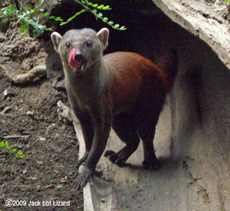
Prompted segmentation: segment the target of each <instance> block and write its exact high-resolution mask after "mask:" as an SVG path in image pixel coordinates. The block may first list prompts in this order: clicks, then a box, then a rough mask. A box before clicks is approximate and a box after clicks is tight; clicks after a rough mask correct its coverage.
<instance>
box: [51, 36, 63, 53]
mask: <svg viewBox="0 0 230 211" xmlns="http://www.w3.org/2000/svg"><path fill="white" fill-rule="evenodd" d="M61 39H62V36H61V35H60V34H59V33H57V32H53V33H52V34H51V40H52V42H53V45H54V50H55V51H57V53H59V52H58V46H59V44H60V42H61Z"/></svg>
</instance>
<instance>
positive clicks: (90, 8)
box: [0, 0, 126, 37]
mask: <svg viewBox="0 0 230 211" xmlns="http://www.w3.org/2000/svg"><path fill="white" fill-rule="evenodd" d="M74 1H75V2H77V3H78V4H80V5H81V6H82V7H83V9H82V10H80V11H78V12H76V13H75V14H74V15H73V16H72V17H70V18H68V19H67V20H66V21H65V20H63V19H62V18H61V17H55V16H51V15H50V14H49V13H48V12H44V11H45V10H44V8H43V6H44V3H45V0H41V2H40V4H39V8H33V9H32V8H30V7H28V8H25V7H24V6H23V5H22V7H21V9H20V10H18V9H17V8H16V7H15V6H14V5H9V6H7V7H3V8H2V9H1V11H0V21H1V22H2V23H4V22H7V21H13V24H12V26H13V27H16V26H18V27H19V28H20V29H21V31H22V33H23V34H24V35H27V34H28V32H29V28H30V27H31V26H32V28H33V30H32V32H33V36H34V37H38V36H39V35H40V34H42V33H43V32H44V31H52V30H53V29H52V28H50V27H47V26H46V25H44V24H42V23H41V22H42V21H41V20H42V19H44V18H47V19H50V20H53V21H56V22H59V23H60V25H61V26H63V25H65V24H68V23H69V22H71V21H72V20H73V19H75V18H76V17H77V16H79V15H80V14H82V13H84V12H91V13H93V14H94V15H95V16H96V17H97V18H98V19H100V20H102V21H103V22H105V23H107V24H108V25H110V26H111V27H112V28H114V29H116V30H125V29H126V28H125V26H120V25H119V24H114V22H113V21H109V19H108V18H107V17H103V14H102V13H101V12H98V11H99V10H100V11H105V10H111V8H110V6H109V5H103V4H101V5H98V4H94V3H92V2H89V1H88V0H74ZM1 22H0V23H1ZM0 27H1V24H0Z"/></svg>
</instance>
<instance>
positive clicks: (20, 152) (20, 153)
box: [16, 150, 25, 158]
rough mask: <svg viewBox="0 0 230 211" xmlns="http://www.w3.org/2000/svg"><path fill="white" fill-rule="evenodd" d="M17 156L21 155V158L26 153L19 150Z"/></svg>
mask: <svg viewBox="0 0 230 211" xmlns="http://www.w3.org/2000/svg"><path fill="white" fill-rule="evenodd" d="M16 156H18V157H20V158H24V157H25V155H24V154H23V152H22V151H21V150H19V151H18V152H17V153H16Z"/></svg>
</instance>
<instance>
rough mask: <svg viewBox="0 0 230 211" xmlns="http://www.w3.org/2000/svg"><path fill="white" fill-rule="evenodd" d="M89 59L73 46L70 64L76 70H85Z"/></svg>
mask: <svg viewBox="0 0 230 211" xmlns="http://www.w3.org/2000/svg"><path fill="white" fill-rule="evenodd" d="M86 62H87V60H86V59H85V58H84V56H83V55H82V54H81V53H76V49H75V48H73V49H72V50H71V52H70V55H69V66H70V67H73V68H75V69H76V70H84V68H85V66H86Z"/></svg>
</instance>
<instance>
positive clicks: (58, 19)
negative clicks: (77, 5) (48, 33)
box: [55, 17, 63, 22]
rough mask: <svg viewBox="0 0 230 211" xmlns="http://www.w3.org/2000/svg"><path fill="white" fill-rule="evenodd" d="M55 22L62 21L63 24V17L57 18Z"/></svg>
mask: <svg viewBox="0 0 230 211" xmlns="http://www.w3.org/2000/svg"><path fill="white" fill-rule="evenodd" d="M55 21H60V22H62V21H63V19H62V18H61V17H56V18H55Z"/></svg>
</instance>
